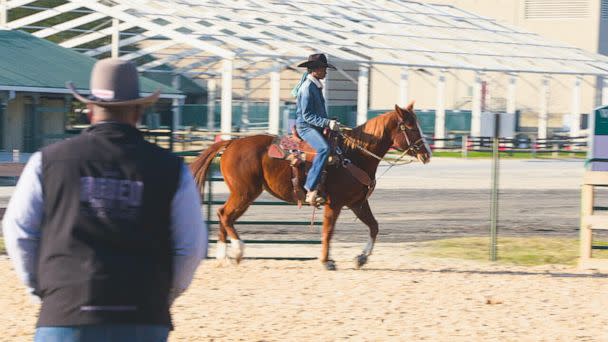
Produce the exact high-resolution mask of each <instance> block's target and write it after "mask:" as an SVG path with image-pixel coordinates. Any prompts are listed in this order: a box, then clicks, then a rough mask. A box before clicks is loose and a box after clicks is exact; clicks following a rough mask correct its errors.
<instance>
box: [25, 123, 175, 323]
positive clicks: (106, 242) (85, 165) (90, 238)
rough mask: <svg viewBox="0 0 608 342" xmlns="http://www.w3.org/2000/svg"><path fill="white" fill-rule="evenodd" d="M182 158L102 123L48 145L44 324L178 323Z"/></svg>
mask: <svg viewBox="0 0 608 342" xmlns="http://www.w3.org/2000/svg"><path fill="white" fill-rule="evenodd" d="M180 170H181V160H180V159H179V158H178V157H176V156H174V155H172V154H171V153H169V152H168V151H166V150H163V149H162V148H160V147H158V146H156V145H154V144H151V143H148V142H146V141H145V140H144V139H143V136H142V134H141V133H140V132H139V131H138V130H137V129H136V128H134V127H131V126H128V125H123V124H118V123H101V124H97V125H94V126H92V127H91V128H89V129H87V130H86V131H85V132H83V133H82V134H81V135H79V136H78V137H75V138H73V139H69V140H66V141H63V142H60V143H57V144H54V145H51V146H48V147H46V148H44V149H42V191H43V198H44V219H43V222H42V228H41V232H42V237H41V242H40V255H39V259H38V273H37V274H38V288H37V289H36V291H37V293H38V294H39V295H40V296H41V298H42V308H41V311H40V317H39V320H38V326H61V325H88V324H106V323H109V324H162V325H171V318H170V314H169V304H168V295H169V289H170V286H171V279H172V271H173V270H172V267H173V265H172V261H173V259H172V250H171V234H170V229H169V225H170V214H171V202H172V200H173V196H174V194H175V192H176V189H177V185H178V181H179V176H180Z"/></svg>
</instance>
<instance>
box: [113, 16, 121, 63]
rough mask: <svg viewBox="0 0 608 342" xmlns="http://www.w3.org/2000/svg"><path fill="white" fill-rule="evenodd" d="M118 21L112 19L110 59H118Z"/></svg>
mask: <svg viewBox="0 0 608 342" xmlns="http://www.w3.org/2000/svg"><path fill="white" fill-rule="evenodd" d="M119 25H120V21H119V20H118V19H116V18H115V19H112V58H118V57H120V28H119V27H120V26H119Z"/></svg>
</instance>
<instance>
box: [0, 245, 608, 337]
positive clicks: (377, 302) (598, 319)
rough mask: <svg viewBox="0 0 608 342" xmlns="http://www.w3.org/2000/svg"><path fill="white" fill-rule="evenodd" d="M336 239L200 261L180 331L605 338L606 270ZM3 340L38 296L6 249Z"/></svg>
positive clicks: (1, 263)
mask: <svg viewBox="0 0 608 342" xmlns="http://www.w3.org/2000/svg"><path fill="white" fill-rule="evenodd" d="M318 247H319V246H297V247H270V246H263V245H258V246H250V248H249V249H248V250H247V252H248V255H249V256H256V255H257V256H261V255H266V256H271V255H283V256H284V255H285V254H286V253H287V255H299V256H315V255H316V254H317V253H318ZM361 247H362V246H360V245H354V244H336V245H335V248H334V250H333V251H334V253H333V254H334V257H335V259H336V260H337V262H338V268H339V269H338V271H337V272H328V271H325V270H323V269H322V268H321V266H320V264H319V262H318V261H316V260H312V261H277V260H245V261H243V263H242V264H241V265H240V266H232V265H230V266H224V267H217V265H216V263H215V261H214V260H209V261H207V262H205V263H204V264H203V266H201V267H200V268H199V270H198V272H197V274H196V278H195V280H194V282H193V284H192V286H191V287H190V289H189V290H188V291H187V293H186V294H184V295H183V296H182V297H180V298H178V300H177V301H176V303H175V304H174V306H173V309H172V311H173V317H174V320H175V330H174V331H173V332H172V333H171V335H170V340H171V341H334V340H354V341H423V340H425V341H608V328H607V327H608V310H607V308H608V290H607V289H608V275H600V274H594V273H593V272H590V271H585V272H581V271H577V270H576V269H571V268H567V267H555V266H545V267H534V268H525V267H509V266H499V265H493V264H489V263H478V262H470V261H462V260H442V259H429V258H420V257H416V256H413V255H412V253H411V252H412V250H414V249H415V246H414V245H413V244H380V245H378V246H377V248H376V253H375V255H374V256H373V258H372V259H371V261H370V263H369V264H368V265H367V267H366V268H365V269H363V270H355V269H353V263H352V258H353V257H354V255H356V254H357V253H358V252H359V250H360V248H361ZM0 281H1V283H2V284H3V287H4V291H2V292H0V307H2V309H3V310H2V311H1V312H0V322H2V323H0V329H2V331H4V333H3V334H2V335H1V336H0V340H1V341H27V340H31V339H32V333H33V326H34V323H35V316H36V313H37V306H36V305H34V304H31V303H30V302H29V300H28V298H27V297H26V296H25V294H24V291H23V288H22V286H21V285H20V283H19V282H18V281H17V279H16V276H15V274H14V273H13V272H12V270H10V264H9V261H8V260H7V259H6V257H4V258H2V260H0Z"/></svg>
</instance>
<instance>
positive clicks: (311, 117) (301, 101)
mask: <svg viewBox="0 0 608 342" xmlns="http://www.w3.org/2000/svg"><path fill="white" fill-rule="evenodd" d="M312 87H316V85H314V84H313V83H310V82H307V83H305V84H304V85H303V86H302V88H301V89H300V93H299V95H300V96H299V97H298V106H299V107H300V108H302V118H303V119H304V121H306V122H307V123H308V124H310V125H312V126H315V127H321V128H323V127H327V126H329V119H327V118H325V117H323V116H321V115H319V113H317V112H316V110H315V101H317V99H316V98H315V94H313V91H312V90H310V88H312Z"/></svg>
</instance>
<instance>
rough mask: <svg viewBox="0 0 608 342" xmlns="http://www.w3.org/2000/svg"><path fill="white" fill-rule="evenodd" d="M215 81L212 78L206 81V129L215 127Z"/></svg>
mask: <svg viewBox="0 0 608 342" xmlns="http://www.w3.org/2000/svg"><path fill="white" fill-rule="evenodd" d="M216 91H217V82H216V81H215V80H214V79H210V80H209V81H207V129H208V130H210V131H212V130H214V129H215V97H216Z"/></svg>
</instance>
